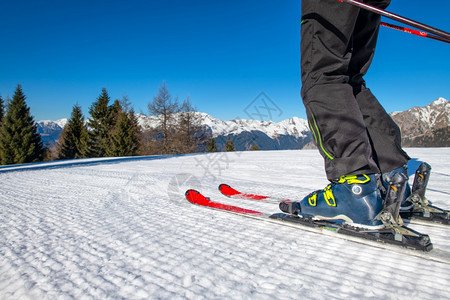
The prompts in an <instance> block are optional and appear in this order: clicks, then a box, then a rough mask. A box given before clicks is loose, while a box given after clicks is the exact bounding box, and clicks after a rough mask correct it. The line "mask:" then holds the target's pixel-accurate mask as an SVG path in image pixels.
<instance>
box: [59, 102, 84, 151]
mask: <svg viewBox="0 0 450 300" xmlns="http://www.w3.org/2000/svg"><path fill="white" fill-rule="evenodd" d="M88 140H89V133H88V130H87V128H86V126H85V123H84V116H83V113H82V111H81V106H79V105H78V104H77V105H75V106H74V107H73V110H72V114H71V116H70V119H69V121H68V123H67V125H66V126H65V127H64V130H63V132H62V134H61V137H60V138H59V142H58V159H72V158H83V157H87V155H88V153H87V152H88Z"/></svg>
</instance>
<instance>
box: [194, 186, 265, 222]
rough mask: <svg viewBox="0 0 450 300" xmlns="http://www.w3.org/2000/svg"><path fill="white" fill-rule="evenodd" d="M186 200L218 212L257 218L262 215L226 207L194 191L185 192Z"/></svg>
mask: <svg viewBox="0 0 450 300" xmlns="http://www.w3.org/2000/svg"><path fill="white" fill-rule="evenodd" d="M186 199H187V200H188V201H189V202H191V203H193V204H197V205H201V206H206V207H210V208H216V209H219V210H226V211H229V212H233V213H237V214H241V215H248V216H259V217H260V216H263V215H264V213H262V212H260V211H256V210H251V209H245V208H242V207H238V206H233V205H228V204H223V203H219V202H214V201H211V200H210V199H209V198H207V197H205V196H203V195H202V194H201V193H200V192H198V191H196V190H188V191H186Z"/></svg>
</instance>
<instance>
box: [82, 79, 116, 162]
mask: <svg viewBox="0 0 450 300" xmlns="http://www.w3.org/2000/svg"><path fill="white" fill-rule="evenodd" d="M109 100H110V98H109V96H108V92H107V91H106V89H105V88H103V89H102V93H101V94H100V96H99V97H98V98H97V101H96V102H94V103H93V104H92V105H91V107H90V108H89V113H90V115H91V119H90V120H89V122H88V126H89V127H90V129H91V131H90V132H89V137H90V139H89V156H90V157H104V156H105V155H106V149H108V147H109V130H110V129H111V127H112V125H113V114H112V111H113V108H112V107H111V106H109Z"/></svg>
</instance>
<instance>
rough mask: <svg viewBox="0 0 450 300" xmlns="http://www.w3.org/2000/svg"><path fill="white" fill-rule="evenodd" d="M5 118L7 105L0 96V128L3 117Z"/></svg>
mask: <svg viewBox="0 0 450 300" xmlns="http://www.w3.org/2000/svg"><path fill="white" fill-rule="evenodd" d="M4 116H5V103H4V102H3V98H2V96H0V127H2V121H3V117H4Z"/></svg>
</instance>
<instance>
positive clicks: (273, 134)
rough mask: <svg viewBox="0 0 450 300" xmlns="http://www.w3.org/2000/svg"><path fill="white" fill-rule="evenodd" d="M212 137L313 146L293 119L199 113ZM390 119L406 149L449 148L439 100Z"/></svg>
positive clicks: (151, 124) (51, 133)
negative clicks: (222, 117) (230, 117)
mask: <svg viewBox="0 0 450 300" xmlns="http://www.w3.org/2000/svg"><path fill="white" fill-rule="evenodd" d="M198 115H199V117H201V119H202V120H203V121H202V124H203V125H204V128H205V130H206V131H207V132H208V133H209V135H210V136H212V137H215V138H216V143H217V146H218V148H219V149H222V148H223V145H224V144H225V142H226V140H227V139H228V138H231V139H232V140H233V143H234V145H235V148H236V149H237V150H248V149H250V148H251V147H253V146H255V145H256V146H258V148H259V149H263V150H287V149H302V148H305V146H309V145H311V141H312V135H311V132H310V130H309V127H308V122H307V121H306V120H303V119H300V118H297V117H293V118H290V119H286V120H284V121H281V122H277V123H276V122H272V121H259V120H245V119H239V120H231V121H224V120H220V119H217V118H214V117H212V116H210V115H208V114H206V113H200V112H199V113H198ZM391 116H392V117H393V118H394V120H395V121H396V122H397V124H399V126H400V128H401V130H402V134H403V145H404V146H407V147H408V146H409V147H418V146H419V147H420V146H421V147H438V146H446V147H449V146H450V140H449V138H448V136H449V131H450V130H449V128H450V102H449V101H448V100H446V99H444V98H439V99H437V100H435V101H433V102H432V103H430V104H429V105H427V106H425V107H413V108H411V109H409V110H406V111H403V112H393V113H391ZM138 118H139V123H140V125H141V126H142V128H143V129H150V128H155V127H156V117H149V116H145V115H142V114H140V115H138ZM66 123H67V119H61V120H57V121H39V122H38V132H39V133H40V134H41V137H42V139H43V141H44V143H45V144H46V145H49V144H52V143H54V142H55V141H56V140H57V139H58V136H59V134H60V133H61V131H62V128H63V127H64V126H65V124H66Z"/></svg>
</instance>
